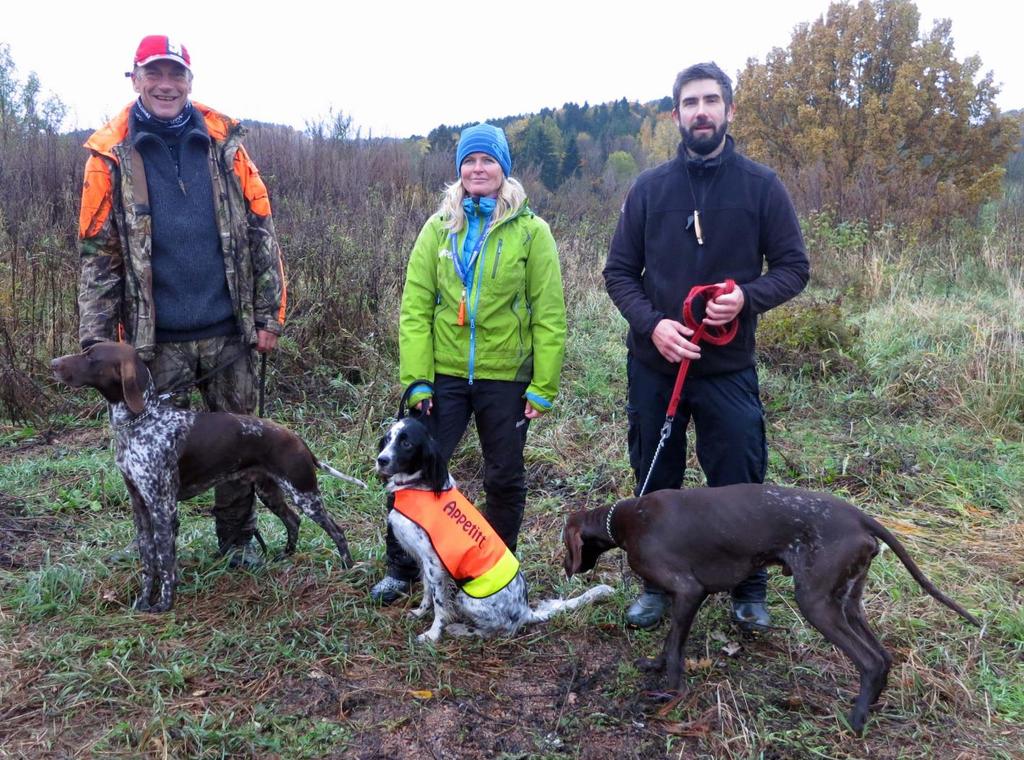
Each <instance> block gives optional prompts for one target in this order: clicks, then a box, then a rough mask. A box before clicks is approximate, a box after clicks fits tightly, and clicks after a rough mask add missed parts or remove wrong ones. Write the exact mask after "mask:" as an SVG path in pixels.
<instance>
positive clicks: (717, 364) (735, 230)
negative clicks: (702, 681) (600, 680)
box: [604, 63, 810, 630]
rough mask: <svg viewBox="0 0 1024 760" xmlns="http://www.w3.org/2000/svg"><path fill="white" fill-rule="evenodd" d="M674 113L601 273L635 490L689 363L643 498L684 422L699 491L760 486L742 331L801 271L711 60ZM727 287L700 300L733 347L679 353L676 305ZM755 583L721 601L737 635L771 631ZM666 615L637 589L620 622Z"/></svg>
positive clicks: (656, 599)
mask: <svg viewBox="0 0 1024 760" xmlns="http://www.w3.org/2000/svg"><path fill="white" fill-rule="evenodd" d="M672 102H673V109H672V119H673V121H675V123H676V126H678V127H679V132H680V134H681V135H682V143H681V144H680V146H679V152H678V154H677V156H676V157H675V158H674V159H672V160H671V161H668V162H667V163H664V164H662V165H660V166H658V167H655V168H654V169H650V170H648V171H646V172H644V173H643V174H641V175H640V176H639V177H638V178H637V180H636V183H635V184H634V185H633V187H632V188H630V190H629V194H628V196H627V197H626V202H625V204H624V205H623V208H622V214H621V216H620V218H619V223H618V227H617V229H616V231H615V236H614V237H613V239H612V243H611V248H610V251H609V254H608V260H607V263H606V265H605V268H604V278H605V285H606V287H607V290H608V294H609V295H610V296H611V299H612V301H613V302H614V303H615V306H616V307H617V308H618V309H619V311H620V312H622V315H623V316H624V317H625V318H626V321H627V322H628V323H629V334H628V337H627V341H626V343H627V346H628V349H629V351H628V356H627V360H626V372H627V378H628V384H629V390H628V400H627V406H626V411H627V416H628V420H629V457H630V465H631V466H632V468H633V471H634V473H635V475H636V479H637V485H636V489H635V492H636V493H639V491H640V489H641V488H642V484H643V482H644V479H645V478H646V477H647V475H648V471H649V470H650V468H651V463H652V461H653V459H654V453H655V450H656V449H657V446H658V442H659V438H660V433H661V428H662V424H663V422H664V420H665V414H666V410H667V408H668V403H669V399H670V397H671V395H672V388H673V385H674V383H675V377H676V374H677V370H678V368H679V363H680V362H681V361H682V360H683V359H689V360H691V361H692V362H693V363H692V365H691V367H690V370H689V374H688V375H687V379H686V384H685V386H684V389H683V394H682V397H681V400H680V404H679V407H678V411H677V413H676V419H675V423H674V425H673V428H672V432H671V435H670V436H669V438H668V439H667V441H666V443H665V446H664V447H663V449H662V450H661V453H660V454H659V455H658V460H657V464H656V467H655V468H654V471H653V472H651V473H650V478H649V483H648V487H647V489H646V490H647V492H650V491H655V490H658V489H662V488H679V487H680V486H681V485H682V482H683V475H684V471H685V467H686V428H687V426H688V424H689V422H690V419H691V418H692V419H693V422H694V427H695V432H696V450H697V458H698V460H699V462H700V466H701V469H702V470H703V471H704V474H705V476H706V478H707V482H708V485H709V486H725V485H730V484H733V483H761V482H763V481H764V477H765V472H766V470H767V460H768V448H767V442H766V439H765V428H764V413H763V410H762V407H761V400H760V396H759V391H758V381H757V370H756V366H755V358H754V330H755V328H756V326H757V317H758V315H759V314H763V313H764V312H766V311H768V310H769V309H771V308H774V307H775V306H778V305H779V304H781V303H784V302H785V301H788V300H789V299H790V298H792V297H793V296H795V295H797V294H798V293H799V292H800V291H801V290H803V288H804V286H805V285H806V284H807V279H808V276H809V272H810V266H809V263H808V259H807V252H806V249H805V247H804V241H803V237H802V235H801V233H800V224H799V222H798V220H797V216H796V212H795V210H794V208H793V204H792V201H791V200H790V198H789V194H788V193H787V192H786V189H785V188H784V187H783V185H782V182H781V181H780V180H779V179H778V177H776V175H775V173H774V172H772V171H771V170H770V169H768V168H767V167H765V166H762V165H761V164H758V163H756V162H754V161H751V160H750V159H749V158H747V157H745V156H743V155H741V154H740V153H739V151H737V150H736V146H735V143H734V142H733V139H732V137H731V136H729V134H728V131H729V124H730V122H732V120H733V116H734V115H735V107H734V105H733V93H732V82H731V81H730V79H729V77H728V76H727V75H726V74H725V72H723V71H722V70H721V69H720V68H719V67H718V66H717V65H716V64H714V63H699V64H696V65H694V66H690V67H689V68H687V69H684V70H683V71H681V72H680V73H679V74H678V76H677V77H676V81H675V85H674V87H673V90H672ZM766 264H767V267H766V266H765V265H766ZM726 279H731V280H734V281H735V282H736V284H737V285H738V287H736V288H735V289H734V290H733V291H732V292H730V293H726V294H723V295H719V296H718V297H717V298H714V299H713V300H709V301H708V303H707V305H706V309H705V316H704V323H705V324H706V325H709V326H722V325H726V324H728V323H730V322H732V321H733V320H736V321H737V323H738V332H737V334H736V337H735V338H734V339H733V340H732V341H731V342H730V343H728V344H726V345H721V346H719V345H709V344H707V343H703V344H698V343H693V342H691V340H690V338H691V337H693V334H694V331H693V330H692V329H690V328H689V327H687V326H686V325H685V324H684V323H683V321H682V319H681V316H682V305H683V301H684V299H685V298H686V296H687V294H688V293H689V291H690V289H691V288H692V287H694V286H695V285H707V284H712V283H718V284H722V285H724V281H725V280H726ZM766 583H767V573H766V572H765V571H764V570H763V569H762V570H759V571H757V572H755V573H754V574H753V575H751V576H750V578H748V579H747V580H746V581H744V582H743V583H741V584H740V585H739V586H737V587H736V588H735V589H734V590H733V592H732V594H733V618H734V620H736V622H737V623H739V624H740V626H741V627H743V628H745V629H748V630H750V629H765V628H767V627H768V626H769V624H770V621H771V619H770V617H769V615H768V610H767V608H766V606H765V591H766ZM667 605H668V600H667V598H666V595H665V593H664V592H663V591H662V590H661V589H658V588H654V587H651V586H648V587H647V588H646V589H645V591H644V593H643V594H642V595H641V596H640V597H639V598H638V599H637V600H636V601H635V602H634V603H633V605H632V606H631V607H630V608H629V610H628V611H627V613H626V620H627V622H628V623H630V624H631V625H633V626H635V627H638V628H650V627H653V626H654V625H656V624H657V623H658V621H659V620H660V619H661V617H662V616H663V614H664V612H665V610H666V607H667Z"/></svg>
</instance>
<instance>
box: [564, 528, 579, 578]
mask: <svg viewBox="0 0 1024 760" xmlns="http://www.w3.org/2000/svg"><path fill="white" fill-rule="evenodd" d="M562 538H563V540H564V541H565V560H564V563H563V564H564V565H565V576H566V577H567V578H572V577H573V576H574V575H576V573H578V572H579V571H580V565H582V564H583V536H582V535H581V534H580V526H579V525H578V524H576V523H575V522H573V521H572V520H570V521H569V523H568V524H566V526H565V528H564V530H563V536H562Z"/></svg>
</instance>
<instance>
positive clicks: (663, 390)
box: [626, 355, 768, 602]
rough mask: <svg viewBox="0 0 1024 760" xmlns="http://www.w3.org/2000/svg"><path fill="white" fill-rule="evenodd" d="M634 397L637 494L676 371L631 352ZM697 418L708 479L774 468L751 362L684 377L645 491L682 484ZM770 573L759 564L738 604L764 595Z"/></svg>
mask: <svg viewBox="0 0 1024 760" xmlns="http://www.w3.org/2000/svg"><path fill="white" fill-rule="evenodd" d="M626 374H627V378H628V380H629V395H628V402H627V406H626V412H627V414H628V417H629V463H630V466H631V467H632V468H633V472H634V473H635V475H636V479H637V484H636V488H635V489H634V493H635V494H639V493H640V489H641V488H642V487H643V483H644V479H645V478H646V477H647V473H648V471H649V470H650V469H651V461H652V460H653V459H654V452H655V450H656V449H657V447H658V441H659V439H660V438H661V428H662V425H663V424H664V422H665V413H666V411H667V409H668V403H669V400H670V399H671V397H672V388H673V386H674V385H675V376H674V375H666V374H663V373H661V372H658V371H656V370H654V369H651V368H650V367H648V366H647V365H645V364H643V363H642V362H640V361H638V360H637V359H636V358H634V357H633V356H631V355H630V356H628V357H627V359H626ZM691 420H693V424H694V428H695V433H696V439H697V446H696V448H697V459H698V461H699V462H700V466H701V469H702V470H703V471H704V475H705V477H706V478H707V481H708V485H709V486H713V487H717V486H728V485H732V484H733V483H763V482H764V477H765V474H766V473H767V469H768V443H767V440H766V438H765V432H764V410H763V408H762V407H761V397H760V392H759V388H758V383H757V370H756V369H754V368H753V367H750V368H748V369H744V370H740V371H738V372H731V373H727V374H723V375H712V376H710V377H694V376H693V375H692V374H691V375H688V376H687V378H686V384H685V385H684V386H683V395H682V397H681V398H680V401H679V407H678V408H677V410H676V416H675V421H674V423H673V425H672V433H671V435H670V436H669V438H668V440H667V441H666V442H665V446H664V448H662V450H661V453H660V454H658V462H657V465H656V466H655V468H654V472H652V473H651V477H650V482H649V483H648V486H647V493H650V492H651V491H657V490H660V489H662V488H679V487H680V486H681V485H682V484H683V475H684V472H685V467H686V428H687V427H688V426H689V424H690V421H691ZM767 580H768V573H767V571H765V570H763V569H762V570H758V571H757V572H755V573H754V574H752V575H751V576H750V577H749V578H747V580H745V581H743V582H742V583H741V584H740V585H738V586H737V587H736V588H735V589H733V592H732V596H733V599H735V600H736V601H737V602H759V601H764V598H765V589H766V585H767Z"/></svg>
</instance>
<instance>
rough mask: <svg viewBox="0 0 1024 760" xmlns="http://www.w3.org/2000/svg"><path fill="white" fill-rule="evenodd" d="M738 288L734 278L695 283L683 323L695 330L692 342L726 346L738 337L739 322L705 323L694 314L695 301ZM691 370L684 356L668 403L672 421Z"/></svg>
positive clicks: (705, 301)
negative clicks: (716, 283) (700, 283)
mask: <svg viewBox="0 0 1024 760" xmlns="http://www.w3.org/2000/svg"><path fill="white" fill-rule="evenodd" d="M735 289H736V283H735V282H734V281H733V280H726V281H725V282H724V283H723V284H722V285H720V286H719V285H695V286H694V287H692V288H690V294H689V295H688V296H686V300H685V301H683V324H685V325H686V326H687V327H689V328H690V329H691V330H693V335H692V336H691V337H690V342H691V343H700V342H701V341H703V342H705V343H710V344H711V345H713V346H724V345H725V344H726V343H729V342H730V341H731V340H732V339H733V338H735V337H736V331H737V330H739V322H737V320H735V319H734V320H733V321H732V322H730V323H729V324H727V325H705V324H704V323H703V322H698V321H697V320H696V318H695V317H694V316H693V302H694V301H696V300H697V299H703V300H704V303H705V304H706V303H707V302H708V301H713V300H714V299H716V298H718V297H719V296H724V295H727V294H728V293H732V292H733V291H734V290H735ZM689 371H690V360H689V359H686V358H684V359H683V360H682V361H681V362H680V363H679V373H678V374H677V375H676V384H675V386H673V388H672V399H671V400H670V401H669V403H668V411H667V413H666V420H667V421H668V422H669V423H671V421H672V420H673V419H675V416H676V407H678V406H679V399H680V397H681V396H682V395H683V383H685V382H686V374H687V372H689Z"/></svg>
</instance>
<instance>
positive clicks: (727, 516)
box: [564, 484, 981, 734]
mask: <svg viewBox="0 0 1024 760" xmlns="http://www.w3.org/2000/svg"><path fill="white" fill-rule="evenodd" d="M879 539H881V540H882V541H884V542H885V543H886V544H888V545H889V547H890V548H891V549H892V550H893V553H894V554H896V556H897V557H899V559H900V561H901V562H903V564H904V565H905V566H906V568H907V570H909V571H910V574H911V575H912V576H913V577H914V579H915V580H916V581H917V582H918V583H919V584H921V587H922V588H923V589H924V590H925V591H927V592H928V593H929V594H931V595H932V596H933V597H935V598H936V599H937V600H939V601H940V602H942V603H943V604H944V605H946V606H947V607H949V608H950V609H952V610H953V611H955V612H956V613H957V614H959V615H960V616H961V617H963V618H964V619H965V620H967V621H969V622H970V623H973V624H974V625H976V626H980V625H981V624H980V623H979V622H978V620H977V618H975V617H974V616H973V615H972V614H970V613H969V612H967V610H965V609H964V608H963V607H961V606H960V605H959V604H957V603H956V602H954V601H953V600H952V599H950V598H949V597H948V596H946V595H945V594H943V593H942V592H941V591H939V590H938V589H937V588H936V587H935V586H934V585H933V584H932V583H931V581H929V580H928V579H927V578H926V577H925V576H924V573H922V572H921V570H920V568H918V566H917V565H916V564H915V563H914V561H913V560H912V559H911V558H910V555H909V554H908V553H907V550H906V549H905V548H904V547H903V545H902V544H901V543H900V542H899V541H898V540H897V539H896V537H895V536H894V535H893V534H892V533H890V532H889V531H888V530H886V528H885V527H884V526H883V525H882V524H881V523H879V522H878V521H877V520H875V519H874V518H872V517H870V516H869V515H866V514H864V513H863V512H861V511H860V510H859V509H857V508H856V507H855V506H853V505H852V504H848V503H847V502H845V501H842V500H841V499H838V498H836V497H835V496H831V495H829V494H824V493H815V492H813V491H805V490H802V489H798V488H784V487H782V486H775V485H760V484H743V485H732V486H724V487H721V488H691V489H686V490H664V491H655V492H653V493H650V494H647V495H645V496H642V497H640V498H635V499H625V500H623V501H620V502H618V503H616V504H615V505H614V506H612V507H602V508H600V509H594V510H590V511H583V512H575V513H574V514H572V515H570V516H569V519H568V522H567V523H566V527H565V533H564V541H565V572H566V574H567V575H569V576H570V577H571V576H572V575H573V574H575V573H580V572H586V571H588V570H591V569H592V568H593V567H594V566H595V564H597V559H598V557H599V556H600V555H601V553H602V552H605V551H607V550H609V549H613V548H615V547H619V548H621V549H622V550H623V551H625V552H626V556H627V559H628V561H629V566H630V567H631V568H633V570H634V571H635V572H636V573H637V574H638V575H640V576H641V577H642V578H644V580H646V581H649V582H650V583H652V584H654V585H656V586H658V587H660V588H663V589H665V590H666V591H667V592H668V593H669V595H670V596H671V598H672V611H671V628H670V629H669V633H668V637H667V639H666V640H665V648H664V650H663V651H662V653H661V655H660V656H659V657H658V658H657V659H655V660H647V661H644V662H643V663H642V664H643V665H645V666H646V667H648V668H649V669H652V670H661V669H664V670H665V671H666V672H667V675H668V679H669V684H670V688H672V689H673V690H675V691H677V692H678V691H679V690H680V687H681V686H682V685H683V671H684V668H685V666H684V662H685V660H684V657H683V653H684V650H685V647H686V638H687V635H688V634H689V632H690V625H691V623H692V622H693V619H694V617H695V616H696V614H697V610H698V609H699V608H700V606H701V604H702V603H703V602H704V599H705V598H706V597H707V596H708V595H709V594H711V593H714V592H716V591H727V590H729V589H731V588H732V587H733V586H735V585H736V584H737V583H739V582H740V581H742V580H743V579H744V578H746V577H747V576H748V575H750V573H751V572H752V571H753V570H756V569H758V568H761V567H764V566H766V565H773V564H775V565H782V571H783V573H784V574H786V575H792V576H793V586H794V589H795V592H796V601H797V604H798V605H799V607H800V611H801V612H802V613H803V615H804V617H805V618H806V619H807V621H808V622H809V623H810V624H811V625H813V626H814V627H815V628H817V629H818V630H819V631H820V632H821V633H822V635H824V636H825V638H827V639H828V640H829V641H831V642H832V643H833V644H834V645H835V646H836V647H837V648H838V649H840V650H842V651H843V652H844V653H845V654H846V656H847V657H849V658H850V659H851V660H853V663H854V665H855V666H856V667H857V670H858V672H859V673H860V693H859V694H858V696H857V699H856V701H855V703H854V707H853V712H852V713H851V714H850V726H851V727H852V728H853V730H854V731H855V732H857V733H858V734H859V733H860V732H861V731H862V730H863V728H864V724H865V722H866V721H867V715H868V708H869V707H870V706H871V705H872V704H873V703H874V702H875V701H876V700H877V699H878V696H879V694H881V692H882V689H883V688H885V683H886V678H887V676H888V673H889V668H890V666H891V664H892V657H891V656H890V655H889V653H888V652H887V651H886V650H885V647H883V646H882V644H881V643H880V642H879V641H878V639H877V638H876V637H875V634H874V633H872V631H871V629H870V628H869V627H868V623H867V620H866V619H865V617H864V609H863V607H862V605H861V594H862V593H863V590H864V583H865V581H866V580H867V576H868V567H869V566H870V565H871V560H872V559H873V558H874V557H875V555H876V554H878V549H879V546H878V541H879Z"/></svg>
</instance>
